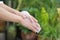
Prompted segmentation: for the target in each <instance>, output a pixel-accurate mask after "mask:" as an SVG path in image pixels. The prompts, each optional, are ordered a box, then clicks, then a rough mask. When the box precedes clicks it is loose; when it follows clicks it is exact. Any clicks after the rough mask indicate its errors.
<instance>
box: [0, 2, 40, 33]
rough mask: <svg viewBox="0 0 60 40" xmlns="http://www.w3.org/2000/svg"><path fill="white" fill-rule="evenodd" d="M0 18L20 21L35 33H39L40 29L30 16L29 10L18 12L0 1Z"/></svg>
mask: <svg viewBox="0 0 60 40" xmlns="http://www.w3.org/2000/svg"><path fill="white" fill-rule="evenodd" d="M0 19H1V20H4V21H11V22H17V23H20V24H22V25H23V26H24V27H26V28H28V29H30V30H32V31H33V32H35V33H39V32H40V30H41V27H40V25H39V24H38V21H37V20H36V19H35V18H34V17H33V16H31V15H30V14H29V12H27V11H21V12H19V11H17V10H15V9H13V8H10V7H8V6H7V5H5V4H4V3H0Z"/></svg>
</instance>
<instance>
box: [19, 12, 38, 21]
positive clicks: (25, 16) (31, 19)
mask: <svg viewBox="0 0 60 40" xmlns="http://www.w3.org/2000/svg"><path fill="white" fill-rule="evenodd" d="M20 16H22V17H23V18H28V19H29V20H30V21H31V22H33V21H34V22H38V21H37V20H36V19H35V18H34V17H33V16H31V15H30V14H29V13H28V12H27V11H22V12H21V13H20Z"/></svg>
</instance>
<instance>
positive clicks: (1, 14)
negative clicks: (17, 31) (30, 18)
mask: <svg viewBox="0 0 60 40" xmlns="http://www.w3.org/2000/svg"><path fill="white" fill-rule="evenodd" d="M0 20H4V21H11V22H19V21H20V20H21V17H20V16H17V15H15V14H12V13H10V12H8V11H6V10H5V9H3V8H1V7H0Z"/></svg>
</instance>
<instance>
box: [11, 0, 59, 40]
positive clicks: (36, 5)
mask: <svg viewBox="0 0 60 40" xmlns="http://www.w3.org/2000/svg"><path fill="white" fill-rule="evenodd" d="M10 1H12V7H13V8H15V9H16V10H19V11H20V10H25V11H28V12H30V14H31V15H33V16H34V17H35V18H36V19H37V20H38V22H39V24H40V25H41V28H42V30H41V32H40V33H39V34H38V35H40V36H41V37H42V39H40V40H44V39H45V38H47V37H48V40H52V38H55V40H57V37H58V35H59V33H58V31H57V28H58V26H60V25H58V22H59V21H58V20H57V18H58V13H57V7H56V0H10ZM17 26H19V27H20V29H21V30H22V31H23V32H24V33H29V32H31V31H30V30H28V29H27V28H24V27H23V26H21V25H19V24H17ZM57 34H58V35H57Z"/></svg>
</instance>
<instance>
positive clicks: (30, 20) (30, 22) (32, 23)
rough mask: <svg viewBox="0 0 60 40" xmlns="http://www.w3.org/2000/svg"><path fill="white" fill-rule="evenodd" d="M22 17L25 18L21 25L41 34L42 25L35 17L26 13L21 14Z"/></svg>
mask: <svg viewBox="0 0 60 40" xmlns="http://www.w3.org/2000/svg"><path fill="white" fill-rule="evenodd" d="M21 15H22V16H23V17H24V18H23V19H22V20H21V22H20V23H21V24H22V25H23V26H24V27H26V28H28V29H30V30H32V31H34V32H37V33H39V32H40V30H41V28H40V25H39V24H38V22H37V20H36V19H35V18H34V17H32V16H31V15H30V14H29V13H27V12H25V11H23V12H21Z"/></svg>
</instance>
